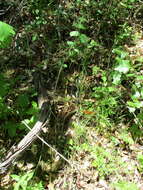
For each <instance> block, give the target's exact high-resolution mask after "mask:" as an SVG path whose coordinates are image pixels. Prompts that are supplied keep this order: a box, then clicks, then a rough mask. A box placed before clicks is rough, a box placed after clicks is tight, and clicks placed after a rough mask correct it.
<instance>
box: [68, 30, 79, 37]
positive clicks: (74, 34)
mask: <svg viewBox="0 0 143 190" xmlns="http://www.w3.org/2000/svg"><path fill="white" fill-rule="evenodd" d="M79 35H80V33H79V32H78V31H72V32H70V36H71V37H77V36H79Z"/></svg>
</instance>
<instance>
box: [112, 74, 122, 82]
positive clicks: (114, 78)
mask: <svg viewBox="0 0 143 190" xmlns="http://www.w3.org/2000/svg"><path fill="white" fill-rule="evenodd" d="M121 76H122V75H121V73H119V72H115V73H114V75H113V84H115V85H117V84H119V83H120V82H121Z"/></svg>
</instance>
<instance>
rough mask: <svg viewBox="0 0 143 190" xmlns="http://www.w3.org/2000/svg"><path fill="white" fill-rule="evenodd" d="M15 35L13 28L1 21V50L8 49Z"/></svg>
mask: <svg viewBox="0 0 143 190" xmlns="http://www.w3.org/2000/svg"><path fill="white" fill-rule="evenodd" d="M14 35H15V31H14V29H13V27H12V26H10V25H9V24H6V23H5V22H1V21H0V48H6V47H8V46H9V44H10V43H11V40H12V36H14Z"/></svg>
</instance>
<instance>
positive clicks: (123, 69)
mask: <svg viewBox="0 0 143 190" xmlns="http://www.w3.org/2000/svg"><path fill="white" fill-rule="evenodd" d="M130 68H131V65H130V61H129V60H120V64H119V65H118V66H117V67H116V68H115V70H116V71H119V72H120V73H124V74H125V73H127V72H128V71H129V70H130Z"/></svg>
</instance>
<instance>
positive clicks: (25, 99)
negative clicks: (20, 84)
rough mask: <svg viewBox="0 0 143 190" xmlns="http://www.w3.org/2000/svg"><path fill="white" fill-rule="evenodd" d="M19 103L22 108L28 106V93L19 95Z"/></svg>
mask: <svg viewBox="0 0 143 190" xmlns="http://www.w3.org/2000/svg"><path fill="white" fill-rule="evenodd" d="M17 103H18V105H19V106H20V107H21V108H27V107H28V105H29V97H28V95H27V94H21V95H19V96H18V100H17Z"/></svg>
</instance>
